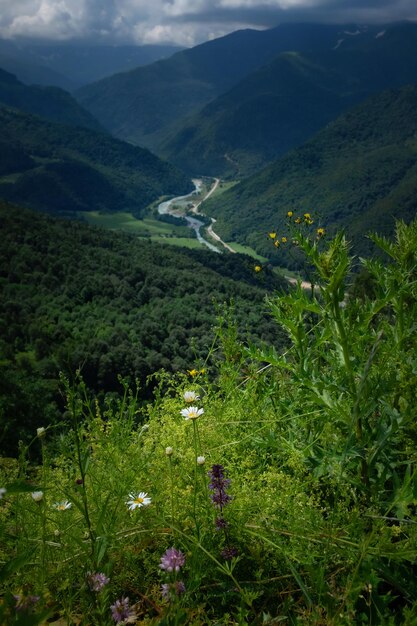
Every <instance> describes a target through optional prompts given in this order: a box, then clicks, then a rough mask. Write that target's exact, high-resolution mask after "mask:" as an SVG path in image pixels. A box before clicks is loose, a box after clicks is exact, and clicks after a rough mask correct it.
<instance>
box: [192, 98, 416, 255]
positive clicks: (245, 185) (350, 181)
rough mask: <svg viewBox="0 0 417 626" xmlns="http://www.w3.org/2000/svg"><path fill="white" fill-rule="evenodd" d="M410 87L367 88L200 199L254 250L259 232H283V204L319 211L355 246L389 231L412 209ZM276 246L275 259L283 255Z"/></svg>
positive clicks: (362, 248)
mask: <svg viewBox="0 0 417 626" xmlns="http://www.w3.org/2000/svg"><path fill="white" fill-rule="evenodd" d="M416 133H417V87H416V86H408V87H404V88H402V89H399V90H391V91H388V92H383V93H381V94H378V95H375V96H373V97H371V98H370V99H368V100H367V101H366V102H364V103H363V104H361V105H359V106H357V107H355V108H354V109H352V110H350V111H349V112H347V113H346V114H344V115H342V116H341V117H339V118H338V119H337V120H336V121H334V122H333V123H331V124H329V125H328V126H327V127H326V128H325V129H323V130H322V131H320V132H319V133H318V134H317V135H316V136H315V137H314V138H313V139H311V140H310V141H308V142H307V143H305V144H304V145H303V146H302V147H300V148H298V149H296V150H293V151H291V152H290V153H288V154H287V155H286V156H285V157H283V158H281V159H279V160H278V161H276V162H275V163H273V164H272V165H270V166H269V167H267V168H265V169H264V170H262V171H261V172H260V173H259V174H256V175H254V176H252V177H250V178H248V179H246V180H245V181H242V182H241V183H240V184H238V185H236V186H234V187H233V188H231V189H230V190H228V191H227V192H224V193H223V194H222V195H221V196H219V197H218V198H213V199H210V200H208V201H207V204H205V206H204V211H206V212H207V214H209V215H214V216H215V217H216V219H217V222H216V229H217V230H218V231H219V234H221V235H222V237H223V238H224V239H225V240H226V241H227V240H236V241H240V242H242V243H246V244H249V245H251V246H253V247H254V248H255V249H257V250H258V251H259V252H261V253H262V254H268V251H269V254H271V249H273V246H271V244H270V240H269V242H268V241H267V240H268V237H267V233H268V231H271V230H277V232H278V233H279V234H281V235H287V234H288V233H287V230H286V226H285V221H286V220H285V218H286V214H287V211H289V210H290V211H293V212H294V217H295V216H296V215H302V214H303V213H304V212H310V213H312V214H313V213H314V214H315V215H317V214H320V215H321V216H322V217H321V219H322V223H323V224H322V225H323V226H325V227H326V228H328V229H330V230H331V231H333V230H335V229H337V228H346V230H347V233H348V236H349V237H350V238H352V240H353V242H354V244H355V250H356V251H357V252H366V250H367V240H366V239H365V238H364V235H365V234H366V233H367V232H369V231H370V230H377V231H379V232H382V233H386V234H388V233H390V232H391V229H392V225H393V220H394V218H402V219H405V220H409V219H410V218H411V217H412V216H413V215H414V214H415V212H416V208H417V141H416ZM289 254H290V253H289V250H287V251H285V250H284V249H283V247H281V248H280V252H279V259H280V262H282V261H284V260H285V261H286V262H287V263H288V262H290V256H289Z"/></svg>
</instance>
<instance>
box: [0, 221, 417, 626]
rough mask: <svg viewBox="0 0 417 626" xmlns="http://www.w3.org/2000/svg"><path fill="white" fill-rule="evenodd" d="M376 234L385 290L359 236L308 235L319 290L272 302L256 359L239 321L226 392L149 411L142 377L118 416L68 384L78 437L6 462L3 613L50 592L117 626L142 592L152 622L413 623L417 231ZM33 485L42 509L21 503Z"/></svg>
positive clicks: (70, 618) (226, 341) (224, 338)
mask: <svg viewBox="0 0 417 626" xmlns="http://www.w3.org/2000/svg"><path fill="white" fill-rule="evenodd" d="M374 239H375V240H377V241H378V242H379V243H380V244H381V246H382V247H383V248H384V249H385V251H386V252H387V253H389V255H390V258H391V261H390V262H389V263H387V264H386V265H385V267H384V271H383V272H382V271H381V266H380V264H379V262H367V263H366V267H367V271H368V273H369V274H370V276H371V278H372V281H373V292H374V295H373V296H372V297H369V296H368V295H366V294H365V295H363V293H362V292H360V293H359V295H355V291H354V289H351V288H350V286H349V283H350V281H351V275H350V266H351V259H350V258H349V248H348V245H347V243H346V240H345V238H344V237H343V235H342V234H339V235H337V237H336V238H335V239H334V240H332V241H329V242H325V241H324V240H323V239H320V240H317V239H314V240H311V239H309V238H308V237H306V236H305V234H304V233H303V232H300V233H299V241H300V247H301V248H302V249H303V250H304V251H305V254H306V256H307V259H308V261H309V262H310V263H311V265H312V267H313V270H312V271H314V275H313V274H312V279H313V283H314V285H315V287H314V290H311V291H309V292H306V291H302V289H301V285H298V286H297V287H296V288H295V289H294V290H293V292H291V293H289V294H282V293H276V295H274V296H271V297H270V298H269V300H270V308H271V311H272V313H273V316H274V317H275V319H276V321H277V322H278V324H279V326H280V327H282V328H283V329H284V330H285V332H287V333H288V336H289V338H290V344H289V345H288V346H287V347H286V348H285V349H284V348H277V347H276V346H273V345H271V344H270V343H269V344H267V345H266V346H265V347H263V348H259V347H255V346H249V347H247V348H245V347H244V346H242V345H241V344H240V343H239V341H238V333H237V325H236V321H235V320H233V316H232V315H231V313H230V311H229V312H224V313H223V314H221V315H220V316H219V321H218V325H219V327H218V332H217V335H218V337H219V341H220V345H219V348H221V351H222V353H221V354H220V353H219V355H218V356H219V359H218V375H217V377H216V378H215V379H214V380H210V378H209V377H208V376H207V373H206V372H204V371H202V369H201V368H200V369H199V371H197V370H195V372H193V378H192V380H191V381H190V378H189V376H188V375H187V374H183V373H178V374H176V375H169V374H167V373H161V374H159V375H157V376H156V377H155V381H156V383H157V386H156V388H155V393H154V399H153V401H152V402H150V403H148V405H147V406H142V405H141V404H140V402H139V396H138V395H137V394H136V393H134V392H133V391H129V387H128V385H127V384H126V383H124V385H123V392H122V394H121V395H120V396H119V397H114V398H112V399H110V398H108V401H107V403H106V404H105V405H104V406H103V407H102V408H101V407H100V406H99V405H98V403H97V402H94V400H93V399H92V398H91V397H90V393H89V391H88V388H87V387H86V385H85V383H84V382H83V381H82V379H80V377H77V378H76V379H75V380H74V381H73V382H72V383H71V382H69V381H68V380H66V379H65V377H64V378H63V379H62V389H63V392H64V394H65V397H66V401H65V403H66V410H67V414H66V415H67V420H68V429H67V430H66V431H62V432H61V434H60V437H58V438H54V437H53V430H52V429H50V428H49V429H47V430H46V431H42V430H41V431H38V433H37V437H36V438H35V439H34V441H33V443H32V444H31V446H33V445H37V446H40V447H41V453H42V463H41V464H40V465H39V466H38V467H32V466H31V465H30V464H29V463H28V462H27V460H26V458H27V455H26V454H25V453H24V451H22V454H21V456H20V459H19V463H15V464H11V465H6V464H2V465H1V466H0V467H1V469H0V484H2V485H4V486H5V487H6V492H5V493H2V496H3V497H2V501H1V506H0V522H1V524H2V528H3V536H4V538H5V541H4V542H3V544H2V550H3V553H2V554H3V556H2V559H3V562H4V566H3V568H5V569H3V571H4V572H7V577H6V578H5V586H4V589H5V591H4V595H3V598H2V599H3V602H2V605H1V606H2V610H3V611H9V613H8V615H13V610H14V609H13V602H12V597H13V596H12V595H11V594H23V596H24V597H28V596H29V595H35V596H39V601H38V602H37V604H36V607H35V608H34V614H35V615H37V614H38V613H39V614H40V613H41V612H42V611H51V612H52V611H53V612H55V615H57V616H61V618H62V619H64V620H66V621H67V622H69V623H76V622H77V620H78V621H81V623H85V624H87V623H94V624H98V625H103V626H109V624H110V623H111V619H112V618H111V612H110V605H111V604H113V603H114V601H115V599H116V598H122V597H126V596H128V597H129V601H130V606H131V607H132V610H134V612H135V617H134V618H133V616H132V621H133V622H134V621H135V620H136V622H137V623H144V624H167V625H174V624H190V626H191V625H196V624H201V625H204V624H207V625H214V624H225V625H226V624H228V625H236V626H237V625H241V624H268V623H270V624H274V623H281V622H282V623H285V624H294V625H296V624H300V625H301V624H306V625H311V626H318V625H323V626H324V625H326V626H327V625H331V626H342V625H345V624H346V625H347V624H349V625H350V624H357V625H358V626H359V625H361V626H362V625H365V624H390V625H392V626H396V625H398V626H399V625H407V626H408V625H409V626H411V625H412V624H413V623H414V621H415V615H416V606H417V593H416V587H415V555H416V549H417V517H416V505H417V473H416V461H417V458H416V450H415V439H416V424H415V409H416V400H415V386H416V382H417V368H416V357H415V355H416V348H417V346H416V333H415V320H416V314H417V293H416V287H415V286H416V272H417V246H416V243H417V221H414V222H413V223H412V224H410V225H409V226H407V225H406V224H404V223H402V222H399V223H397V230H396V239H395V241H393V242H391V241H388V240H385V239H382V238H380V237H379V238H378V237H374ZM348 288H349V289H348ZM185 392H188V393H187V394H185ZM190 392H193V393H192V394H191V393H190ZM187 402H188V403H187ZM191 405H193V407H194V408H192V406H191ZM185 407H186V408H188V411H186V410H184V408H185ZM197 408H198V409H199V411H198V414H199V415H198V414H197V411H196V409H197ZM202 409H204V410H202ZM190 411H191V414H192V415H193V417H192V418H190V419H185V418H187V417H189V415H190ZM202 457H204V458H202ZM16 474H17V475H16ZM25 481H26V482H27V483H28V484H32V485H36V488H37V489H41V490H42V491H43V497H42V498H40V499H39V498H38V499H33V498H31V495H30V494H29V493H27V492H26V491H25V490H22V489H20V491H19V489H18V490H17V491H16V492H15V493H13V490H11V491H10V493H8V492H7V486H8V485H13V484H21V483H22V482H25ZM130 494H131V495H130ZM145 498H146V503H145V502H144V499H145ZM149 498H150V500H151V501H150V502H149V500H148V499H149ZM134 500H136V504H135V503H134V507H133V510H129V507H128V504H129V501H134ZM56 503H58V504H59V505H60V506H58V507H57V506H56ZM145 504H146V506H145ZM214 505H216V506H214ZM173 547H175V549H176V550H177V551H180V552H181V555H179V558H180V562H178V563H177V564H178V567H175V566H174V567H172V568H171V570H172V571H171V570H169V569H164V567H165V566H164V559H167V558H168V556H167V553H166V550H167V549H169V548H173ZM177 555H178V553H177ZM162 557H164V559H162ZM161 559H162V560H161ZM161 565H163V567H162V568H161ZM174 565H175V564H174ZM92 572H93V573H96V572H101V573H102V574H103V575H104V574H105V575H106V576H107V577H108V578H109V579H110V580H109V581H108V582H107V584H106V585H105V586H104V587H103V588H102V589H101V590H100V591H94V590H92V588H91V584H90V583H89V581H90V580H91V578H90V576H91V573H92ZM161 585H164V586H165V587H162V588H161ZM178 585H179V586H178ZM167 594H168V601H167V600H166V599H165V600H164V595H165V596H166V595H167ZM35 623H36V622H35Z"/></svg>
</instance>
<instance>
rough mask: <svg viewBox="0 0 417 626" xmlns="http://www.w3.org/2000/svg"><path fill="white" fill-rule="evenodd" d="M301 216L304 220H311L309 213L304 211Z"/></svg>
mask: <svg viewBox="0 0 417 626" xmlns="http://www.w3.org/2000/svg"><path fill="white" fill-rule="evenodd" d="M303 217H304V219H305V220H311V215H310V213H304V215H303Z"/></svg>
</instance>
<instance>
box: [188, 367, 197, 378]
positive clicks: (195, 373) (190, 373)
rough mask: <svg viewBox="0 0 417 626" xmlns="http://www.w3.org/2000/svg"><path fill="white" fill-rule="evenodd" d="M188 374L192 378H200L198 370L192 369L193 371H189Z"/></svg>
mask: <svg viewBox="0 0 417 626" xmlns="http://www.w3.org/2000/svg"><path fill="white" fill-rule="evenodd" d="M188 373H189V375H190V376H192V377H193V378H194V377H195V376H198V370H195V369H192V370H188Z"/></svg>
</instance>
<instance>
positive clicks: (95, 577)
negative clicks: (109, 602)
mask: <svg viewBox="0 0 417 626" xmlns="http://www.w3.org/2000/svg"><path fill="white" fill-rule="evenodd" d="M87 582H88V586H89V587H90V589H91V591H97V592H99V591H101V590H102V589H103V587H105V586H106V585H107V584H108V583H109V582H110V578H108V577H107V576H106V574H103V572H97V573H96V574H93V573H92V572H88V574H87Z"/></svg>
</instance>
